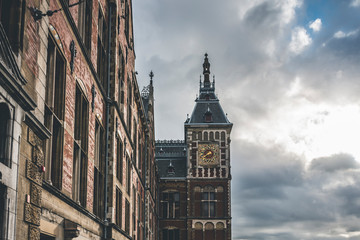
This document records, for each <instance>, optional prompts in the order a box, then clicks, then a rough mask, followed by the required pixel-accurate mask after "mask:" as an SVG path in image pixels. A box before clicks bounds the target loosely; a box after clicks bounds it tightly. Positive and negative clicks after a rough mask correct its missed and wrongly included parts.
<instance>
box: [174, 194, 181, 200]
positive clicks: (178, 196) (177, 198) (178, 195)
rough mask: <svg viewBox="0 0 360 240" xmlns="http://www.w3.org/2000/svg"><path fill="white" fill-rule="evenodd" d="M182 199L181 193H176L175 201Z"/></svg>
mask: <svg viewBox="0 0 360 240" xmlns="http://www.w3.org/2000/svg"><path fill="white" fill-rule="evenodd" d="M179 200H180V194H179V193H174V201H175V202H178V201H179Z"/></svg>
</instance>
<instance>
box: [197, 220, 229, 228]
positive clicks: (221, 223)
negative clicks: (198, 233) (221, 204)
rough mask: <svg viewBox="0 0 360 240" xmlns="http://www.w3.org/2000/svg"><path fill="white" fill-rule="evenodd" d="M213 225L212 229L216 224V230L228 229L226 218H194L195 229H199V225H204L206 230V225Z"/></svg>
mask: <svg viewBox="0 0 360 240" xmlns="http://www.w3.org/2000/svg"><path fill="white" fill-rule="evenodd" d="M210 225H211V226H212V229H213V228H214V226H216V230H223V229H226V226H227V225H226V220H203V219H198V220H192V226H191V227H192V228H193V229H198V230H199V227H200V226H202V227H203V228H202V230H205V228H206V226H210Z"/></svg>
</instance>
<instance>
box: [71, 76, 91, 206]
mask: <svg viewBox="0 0 360 240" xmlns="http://www.w3.org/2000/svg"><path fill="white" fill-rule="evenodd" d="M79 98H80V102H79V101H78V99H79ZM79 108H80V110H79ZM79 114H80V116H79ZM74 120H75V124H74V132H75V134H74V156H73V175H72V176H73V189H72V197H73V200H74V201H76V202H77V203H78V204H80V205H82V206H83V207H86V202H87V201H86V200H87V173H88V171H87V170H88V169H87V168H88V129H89V101H88V100H87V98H86V95H85V93H84V92H83V90H82V89H81V87H80V86H79V84H78V83H76V90H75V117H74ZM80 126H81V127H80Z"/></svg>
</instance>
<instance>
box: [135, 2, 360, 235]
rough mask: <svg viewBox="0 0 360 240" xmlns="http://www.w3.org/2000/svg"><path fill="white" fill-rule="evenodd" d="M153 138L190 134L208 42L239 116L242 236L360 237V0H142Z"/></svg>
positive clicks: (144, 76)
mask: <svg viewBox="0 0 360 240" xmlns="http://www.w3.org/2000/svg"><path fill="white" fill-rule="evenodd" d="M133 8H134V13H133V16H134V24H135V26H134V32H135V51H136V55H137V59H136V70H137V71H138V72H139V75H138V80H139V85H140V86H143V85H145V84H147V83H148V81H149V77H148V73H149V71H150V70H153V71H154V73H155V77H154V84H155V91H156V92H155V98H156V99H155V101H156V102H155V108H156V115H155V117H156V119H155V120H156V138H157V139H183V123H184V121H185V119H186V114H191V112H192V109H193V106H194V100H195V97H196V94H197V93H198V82H199V75H200V74H202V63H203V58H204V53H205V52H207V53H208V54H209V60H210V63H211V74H215V76H216V84H217V85H216V88H217V89H216V92H217V94H218V96H219V98H220V101H221V104H222V106H223V109H224V111H225V112H227V113H228V116H229V119H230V121H231V122H233V124H234V127H233V131H232V153H231V154H232V159H231V161H232V173H233V180H232V216H233V239H267V240H269V239H270V240H271V239H286V240H291V239H304V240H308V239H360V164H359V163H360V64H359V63H360V0H303V1H302V0H224V1H219V0H181V1H179V0H136V1H133Z"/></svg>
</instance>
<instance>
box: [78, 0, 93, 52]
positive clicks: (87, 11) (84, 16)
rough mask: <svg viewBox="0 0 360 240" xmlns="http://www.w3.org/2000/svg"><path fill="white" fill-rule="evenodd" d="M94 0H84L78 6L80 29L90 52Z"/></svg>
mask: <svg viewBox="0 0 360 240" xmlns="http://www.w3.org/2000/svg"><path fill="white" fill-rule="evenodd" d="M92 9H93V2H92V0H84V1H83V2H82V3H81V4H79V7H78V26H77V27H78V31H79V34H80V37H81V39H82V41H83V43H84V46H85V48H86V49H87V51H88V53H89V54H90V52H91V34H92V31H91V29H92Z"/></svg>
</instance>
